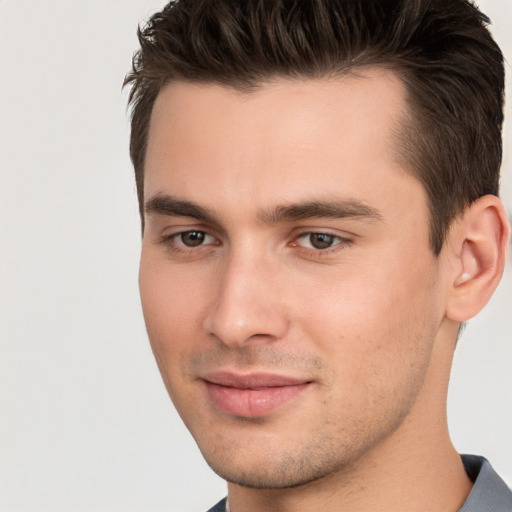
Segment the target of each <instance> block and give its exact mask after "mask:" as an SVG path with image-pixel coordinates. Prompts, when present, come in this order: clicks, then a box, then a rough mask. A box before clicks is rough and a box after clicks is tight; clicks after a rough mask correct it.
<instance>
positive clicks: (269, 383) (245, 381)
mask: <svg viewBox="0 0 512 512" xmlns="http://www.w3.org/2000/svg"><path fill="white" fill-rule="evenodd" d="M201 378H202V379H203V380H205V381H206V382H210V383H212V384H217V385H219V386H225V387H230V388H237V389H262V388H263V389H264V388H276V387H284V386H298V385H300V384H307V383H308V382H310V381H309V380H308V379H301V378H296V377H288V376H285V375H276V374H273V373H246V374H242V373H233V372H227V371H218V372H211V373H207V374H205V375H203V376H202V377H201Z"/></svg>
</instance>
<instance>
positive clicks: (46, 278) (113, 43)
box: [0, 0, 512, 512]
mask: <svg viewBox="0 0 512 512" xmlns="http://www.w3.org/2000/svg"><path fill="white" fill-rule="evenodd" d="M164 3H165V2H163V1H157V0H109V1H104V0H89V1H88V2H80V1H78V0H72V1H71V0H46V1H44V2H40V1H36V0H0V56H1V58H0V63H1V71H0V73H1V75H0V76H1V78H0V112H1V114H0V172H1V188H0V204H1V215H0V255H1V256H0V258H1V260H0V261H1V262H0V331H1V332H0V336H1V337H0V343H1V345H0V351H1V352H0V407H1V409H0V510H1V511H2V512H15V511H16V512H21V511H23V512H28V511H34V512H69V511H76V512H82V511H84V512H85V511H90V512H99V511H144V512H152V511H163V510H166V511H170V512H172V511H180V512H187V511H201V510H206V509H207V508H208V507H209V506H211V505H212V504H213V503H214V502H215V501H216V500H217V499H219V498H220V497H222V496H223V495H224V493H225V485H224V483H223V482H222V481H221V480H220V479H219V478H218V477H216V476H215V475H214V474H213V473H212V472H211V471H210V470H209V469H208V467H207V466H206V464H205V463H204V462H203V460H202V458H201V456H200V454H199V453H198V450H197V448H196V447H195V445H194V443H193V441H192V439H191V438H190V436H189V435H188V433H187V432H186V430H185V428H184V427H183V426H182V424H181V422H180V420H179V418H178V416H177V414H176V413H175V412H174V410H173V408H172V406H171V403H170V401H169V399H168V397H167V395H166V392H165V390H164V387H163V384H162V383H161V382H160V376H159V375H158V372H157V368H156V365H155V363H154V361H153V357H152V354H151V351H150V348H149V344H148V343H147V339H146V334H145V330H144V325H143V320H142V315H141V312H140V304H139V298H138V290H137V265H138V252H139V246H140V240H139V236H140V232H139V221H138V216H137V205H136V195H135V187H134V182H133V177H132V169H131V166H130V162H129V159H128V118H127V115H126V112H125V102H126V93H122V92H121V83H122V81H123V77H124V75H125V73H126V72H127V70H128V68H129V66H130V60H131V55H132V52H133V51H134V50H135V48H136V46H137V42H136V37H135V29H136V26H137V23H138V22H140V21H143V20H144V19H147V17H148V16H149V15H150V14H151V13H152V12H154V11H155V10H157V9H159V8H160V7H162V6H163V5H164ZM480 5H481V6H482V8H483V10H484V11H485V12H487V13H488V14H489V15H490V16H491V18H492V19H493V21H494V28H493V31H494V33H495V36H496V38H497V39H498V40H499V42H500V44H501V45H502V48H503V50H504V52H505V54H506V55H508V56H511V55H512V33H511V32H510V31H509V26H510V22H511V21H512V1H511V0H487V1H481V2H480ZM507 31H508V32H507ZM507 70H508V71H509V74H510V66H508V65H507ZM510 114H512V112H511V113H509V116H510ZM509 125H510V126H512V120H510V121H509ZM510 139H511V129H510V128H508V129H507V130H506V157H505V165H504V181H503V197H504V200H505V202H506V204H507V205H508V209H509V211H510V210H512V169H511V167H512V160H511V158H512V156H511V151H512V140H510ZM511 339H512V274H511V269H510V266H509V269H508V271H507V274H506V276H505V279H504V281H503V283H502V285H501V287H500V289H499V290H498V292H497V294H496V296H495V298H494V299H493V301H492V302H491V304H490V305H489V307H488V308H487V309H486V311H484V312H483V313H482V314H481V315H480V316H479V317H478V318H477V319H475V320H474V321H472V322H471V323H470V324H469V327H468V329H467V331H466V333H465V335H464V337H463V338H462V340H461V341H460V344H459V347H458V349H457V354H456V361H455V368H454V373H453V378H452V385H451V393H450V400H449V412H450V424H451V430H452V435H453V439H454V442H455V444H456V446H457V448H458V449H459V450H460V451H462V452H470V453H480V454H485V455H486V456H487V457H488V458H489V459H490V460H491V462H492V463H493V464H494V466H495V467H496V468H497V469H498V471H499V472H500V473H501V474H502V475H503V477H504V478H505V479H506V480H507V481H508V483H509V484H512V371H511V363H512V343H510V342H511Z"/></svg>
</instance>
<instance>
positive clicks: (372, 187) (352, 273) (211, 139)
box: [140, 70, 443, 488]
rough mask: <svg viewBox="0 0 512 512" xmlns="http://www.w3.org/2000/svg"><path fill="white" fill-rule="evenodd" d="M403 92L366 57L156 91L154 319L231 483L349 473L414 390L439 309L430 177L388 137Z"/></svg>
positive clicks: (170, 376)
mask: <svg viewBox="0 0 512 512" xmlns="http://www.w3.org/2000/svg"><path fill="white" fill-rule="evenodd" d="M404 96H405V92H404V89H403V86H402V84H401V82H400V81H399V80H398V79H397V78H396V77H395V76H394V75H392V74H389V73H386V72H384V71H379V70H373V71H372V70H370V71H367V72H366V73H365V76H359V77H347V78H340V79H336V80H334V79H331V80H324V81H320V80H309V81H308V80H305V81H298V80H296V81H292V80H285V79H282V80H276V81H275V82H273V83H271V84H268V85H263V86H262V87H261V88H259V89H258V90H256V91H254V92H251V93H241V92H237V91H234V90H231V89H229V88H225V87H221V86H217V85H191V84H185V83H180V82H177V83H174V84H171V85H168V86H166V87H165V88H164V89H163V90H162V91H161V93H160V95H159V97H158V98H157V101H156V104H155V107H154V110H153V115H152V119H151V125H150V133H149V145H148V150H147V158H146V168H145V181H144V187H145V204H146V212H145V222H146V228H145V233H144V239H143V248H142V258H141V267H140V289H141V296H142V304H143V310H144V316H145V320H146V325H147V330H148V334H149V338H150V341H151V344H152V348H153V351H154V353H155V356H156V359H157V362H158V365H159V369H160V371H161V374H162V376H163V379H164V382H165V384H166V387H167V389H168V392H169V394H170V396H171V399H172V401H173V402H174V405H175V406H176V408H177V410H178V412H179V413H180V415H181V417H182V419H183V421H184V422H185V423H186V425H187V427H188V428H189V430H190V432H191V433H192V435H193V436H194V438H195V440H196V442H197V443H198V445H199V448H200V449H201V451H202V453H203V455H204V457H205V458H206V460H207V461H208V463H209V464H210V465H211V466H212V468H213V469H214V470H215V471H216V472H218V473H219V474H220V475H221V476H222V477H224V478H225V479H227V480H228V481H231V482H236V483H238V484H240V485H244V486H249V487H266V488H273V487H287V486H293V485H299V484H302V483H306V482H310V481H312V480H315V479H318V478H321V477H322V476H324V475H327V474H331V473H333V472H338V471H343V470H345V469H346V468H348V467H351V466H353V465H354V464H357V462H358V461H360V460H362V458H363V457H365V456H366V457H367V456H369V454H371V453H372V452H374V451H375V450H376V449H377V447H378V446H379V445H382V443H385V442H386V440H388V439H390V437H391V436H392V435H393V434H394V433H396V432H397V431H399V430H400V429H401V428H402V426H403V425H404V423H405V421H406V419H407V418H408V417H411V415H412V412H411V411H413V410H414V408H415V407H419V406H418V396H420V394H421V392H422V389H423V387H424V383H425V378H426V375H427V374H428V371H429V360H430V355H431V352H432V347H433V345H434V342H435V339H436V336H437V333H438V328H439V325H440V324H441V323H442V318H443V312H442V309H441V307H440V304H441V303H442V292H441V287H440V286H439V271H440V269H439V265H440V263H439V260H437V259H435V258H434V256H433V255H432V252H431V250H430V248H429V236H428V235H429V233H428V209H427V204H426V197H425V193H424V191H423V189H422V187H421V185H420V184H419V182H418V181H416V180H415V179H414V178H413V177H411V176H410V175H409V174H408V173H407V172H405V171H404V170H403V169H402V168H401V166H400V164H399V163H398V162H399V159H398V158H397V156H396V151H395V147H396V135H395V134H396V132H397V129H398V124H397V123H398V120H399V119H400V117H401V115H402V113H403V111H404V108H405V100H404ZM416 416H418V415H416Z"/></svg>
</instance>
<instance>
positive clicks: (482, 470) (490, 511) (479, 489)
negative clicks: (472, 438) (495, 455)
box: [208, 455, 512, 512]
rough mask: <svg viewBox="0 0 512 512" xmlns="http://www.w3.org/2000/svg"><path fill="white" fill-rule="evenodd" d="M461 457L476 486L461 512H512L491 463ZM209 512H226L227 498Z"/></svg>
mask: <svg viewBox="0 0 512 512" xmlns="http://www.w3.org/2000/svg"><path fill="white" fill-rule="evenodd" d="M461 457H462V463H463V464H464V469H465V470H466V473H467V474H468V476H469V478H470V479H471V481H472V482H473V483H474V485H473V489H471V492H470V493H469V496H468V498H467V500H466V501H465V502H464V505H462V508H461V509H460V510H459V512H512V492H511V491H510V489H509V488H508V487H507V485H506V484H505V482H504V481H503V480H502V479H501V478H500V477H499V476H498V474H497V473H496V471H494V469H492V466H491V465H490V464H489V461H488V460H487V459H484V457H478V456H477V455H462V456H461ZM208 512H226V498H224V499H223V500H222V501H220V502H219V503H217V505H215V506H214V507H213V508H211V509H210V510H209V511H208Z"/></svg>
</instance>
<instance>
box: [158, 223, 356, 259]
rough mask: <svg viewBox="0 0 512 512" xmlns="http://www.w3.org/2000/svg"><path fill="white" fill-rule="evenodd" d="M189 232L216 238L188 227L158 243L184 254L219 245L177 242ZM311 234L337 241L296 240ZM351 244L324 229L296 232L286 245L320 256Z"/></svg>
mask: <svg viewBox="0 0 512 512" xmlns="http://www.w3.org/2000/svg"><path fill="white" fill-rule="evenodd" d="M191 233H197V234H202V235H204V236H205V237H206V238H207V237H211V238H213V239H215V240H216V238H215V237H214V236H213V235H210V234H209V233H208V232H207V231H204V230H201V229H190V230H186V231H180V232H179V233H173V234H171V235H165V236H163V237H162V238H161V240H160V243H161V244H162V245H165V246H166V247H167V248H168V249H170V250H171V251H173V252H176V253H181V254H186V253H197V252H198V251H201V250H206V249H207V248H208V247H211V246H219V245H221V243H220V242H217V243H214V244H204V243H201V244H199V245H197V246H195V247H194V246H187V245H185V244H184V243H183V241H182V242H181V243H177V242H176V239H178V238H180V237H183V236H184V235H187V234H191ZM313 235H325V236H328V237H333V238H334V240H335V241H337V243H335V244H334V245H331V246H329V247H326V248H324V249H318V248H312V247H304V246H301V245H299V244H298V243H297V241H298V240H301V239H306V238H308V237H311V236H313ZM351 244H352V240H351V239H349V238H345V237H342V236H340V235H335V234H333V233H329V232H326V231H307V232H303V233H300V234H298V235H297V236H296V237H295V238H294V239H293V241H292V242H290V243H289V244H288V245H289V246H291V247H299V248H300V249H302V250H303V251H305V252H307V253H308V255H310V256H314V257H322V256H327V255H329V254H332V253H334V252H338V251H340V250H343V249H345V248H346V247H348V246H350V245H351Z"/></svg>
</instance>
